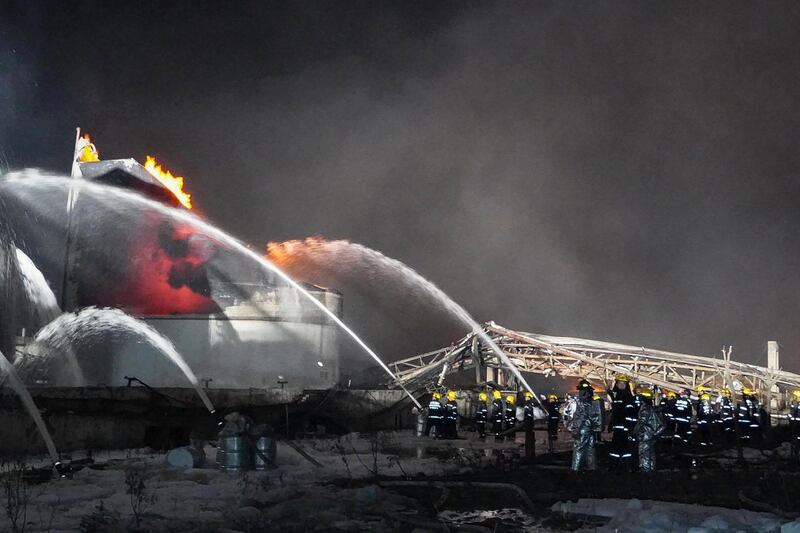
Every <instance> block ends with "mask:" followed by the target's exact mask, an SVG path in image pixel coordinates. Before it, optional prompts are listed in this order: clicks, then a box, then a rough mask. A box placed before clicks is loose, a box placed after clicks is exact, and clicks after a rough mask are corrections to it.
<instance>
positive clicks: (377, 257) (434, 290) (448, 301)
mask: <svg viewBox="0 0 800 533" xmlns="http://www.w3.org/2000/svg"><path fill="white" fill-rule="evenodd" d="M292 242H294V241H292ZM318 242H320V241H318V240H316V239H313V240H312V244H311V246H324V245H325V244H330V245H333V244H335V243H343V244H344V245H346V246H350V247H354V248H356V249H357V250H358V251H359V252H360V253H362V254H364V255H366V256H367V257H369V258H370V259H371V260H373V262H377V263H383V264H387V265H389V266H390V267H391V268H393V269H396V270H399V271H401V272H402V273H403V274H404V275H405V277H406V278H407V279H411V280H413V281H414V283H416V284H417V285H419V286H420V287H422V289H423V290H424V291H425V292H427V293H428V294H431V295H432V296H434V297H435V298H436V299H437V300H438V301H439V302H441V303H442V304H443V305H444V307H445V309H446V310H447V311H449V312H450V313H452V314H453V315H454V316H456V317H457V318H458V319H459V320H460V321H461V322H462V323H463V324H464V325H466V326H467V327H469V328H470V329H471V330H472V332H473V333H474V334H475V335H477V336H478V338H479V339H480V340H481V341H482V342H484V343H485V344H486V345H487V346H489V348H491V350H492V351H493V352H494V353H495V355H497V357H498V358H499V359H500V361H502V363H503V364H504V365H505V366H506V367H507V368H508V369H509V370H510V371H511V373H512V374H514V377H515V378H517V381H518V382H519V383H521V384H522V386H523V387H525V389H526V390H528V392H530V393H531V394H532V395H533V397H534V398H535V399H536V402H537V403H538V404H539V405H540V406H541V407H542V409H545V411H546V410H547V408H546V407H545V406H544V405H543V404H542V401H541V400H540V399H539V396H538V395H537V394H536V392H535V391H534V390H533V388H532V387H531V386H530V385H529V384H528V382H527V381H526V380H525V378H524V377H522V373H520V371H519V368H517V365H515V364H514V363H513V362H512V361H511V359H510V358H509V357H508V355H506V353H505V352H504V351H503V350H502V349H500V347H499V346H497V344H496V343H495V342H494V341H493V340H492V338H491V337H490V336H489V335H488V334H487V333H486V331H484V329H483V327H481V326H480V324H478V322H477V321H476V320H475V319H474V318H472V316H471V315H470V314H469V313H468V312H467V310H466V309H464V308H463V307H461V306H460V305H459V304H458V303H456V302H455V301H454V300H453V299H452V298H450V297H449V296H448V295H447V294H446V293H445V292H444V291H443V290H441V289H440V288H439V287H437V286H436V285H435V284H434V283H433V282H431V281H430V280H428V279H427V278H425V277H424V276H422V275H421V274H419V273H418V272H417V271H416V270H414V269H413V268H411V267H410V266H408V265H406V264H405V263H403V262H402V261H398V260H397V259H393V258H391V257H388V256H386V255H384V254H383V253H381V252H379V251H377V250H373V249H372V248H368V247H366V246H364V245H362V244H357V243H351V242H350V241H324V240H322V241H321V242H323V243H324V244H321V245H320V244H316V243H318ZM476 355H477V354H476Z"/></svg>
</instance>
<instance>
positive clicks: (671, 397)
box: [667, 390, 678, 399]
mask: <svg viewBox="0 0 800 533" xmlns="http://www.w3.org/2000/svg"><path fill="white" fill-rule="evenodd" d="M677 397H678V395H677V394H675V391H674V390H668V391H667V398H670V399H673V398H677Z"/></svg>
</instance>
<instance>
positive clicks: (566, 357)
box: [389, 322, 800, 396]
mask: <svg viewBox="0 0 800 533" xmlns="http://www.w3.org/2000/svg"><path fill="white" fill-rule="evenodd" d="M484 331H486V333H487V334H488V335H489V336H490V337H491V338H492V340H493V341H494V342H495V343H496V344H497V345H498V346H499V347H500V348H501V349H502V350H503V351H504V352H505V353H506V354H507V355H508V357H509V358H510V359H511V361H512V362H513V363H514V364H515V365H516V366H517V368H519V370H520V371H521V372H531V373H537V374H544V375H556V374H557V375H560V376H565V377H574V378H584V379H587V380H589V381H590V382H593V383H595V384H597V385H599V386H602V387H605V386H608V385H609V384H610V383H611V382H612V381H613V379H614V376H616V375H617V374H620V373H621V374H627V375H629V376H631V377H632V379H633V380H635V381H636V382H638V383H647V384H651V385H657V386H659V387H661V388H662V389H666V390H675V391H678V390H680V389H690V390H693V391H696V390H698V387H701V386H702V387H706V388H712V389H720V388H722V387H729V388H731V389H738V388H741V387H750V388H752V389H757V390H759V391H760V392H761V393H762V394H764V395H769V396H771V395H772V394H773V393H775V392H778V393H780V391H783V392H786V391H787V390H790V389H793V388H800V375H798V374H794V373H791V372H785V371H783V370H778V369H771V368H765V367H760V366H755V365H750V364H746V363H740V362H737V361H733V360H732V359H731V350H730V349H728V350H727V351H726V350H724V349H723V350H722V357H720V358H719V359H717V358H713V357H703V356H699V355H689V354H682V353H675V352H666V351H663V350H654V349H650V348H645V347H637V346H627V345H624V344H616V343H611V342H602V341H593V340H586V339H577V338H571V337H550V336H547V335H538V334H535V333H525V332H520V331H513V330H510V329H507V328H504V327H502V326H499V325H497V324H495V323H494V322H489V323H487V324H486V325H485V327H484ZM389 367H390V368H391V370H392V371H393V372H394V373H395V375H396V376H397V377H398V379H399V381H400V382H401V383H403V384H404V385H405V386H407V387H425V386H431V385H436V384H441V383H442V381H443V380H444V377H445V376H446V375H447V374H448V373H452V372H456V371H462V370H465V369H470V368H474V369H475V371H476V381H477V382H479V383H480V382H483V381H485V378H482V376H484V375H485V373H484V369H487V368H491V369H500V370H502V368H503V366H502V363H501V362H500V361H499V360H498V358H497V357H496V356H495V355H494V353H493V352H492V351H491V350H489V349H487V348H486V347H484V346H482V345H481V343H480V341H479V339H478V338H477V336H476V335H475V334H474V333H471V334H469V335H467V336H466V337H464V338H462V339H461V340H459V341H458V342H457V343H455V344H453V345H451V346H449V347H447V348H442V349H440V350H435V351H432V352H428V353H424V354H421V355H417V356H414V357H410V358H408V359H403V360H400V361H395V362H394V363H391V364H390V365H389Z"/></svg>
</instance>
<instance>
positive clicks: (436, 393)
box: [433, 392, 442, 400]
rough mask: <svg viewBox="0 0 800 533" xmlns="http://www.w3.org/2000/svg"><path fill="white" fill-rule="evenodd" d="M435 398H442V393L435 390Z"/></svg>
mask: <svg viewBox="0 0 800 533" xmlns="http://www.w3.org/2000/svg"><path fill="white" fill-rule="evenodd" d="M433 399H434V400H441V399H442V394H441V393H440V392H434V393H433Z"/></svg>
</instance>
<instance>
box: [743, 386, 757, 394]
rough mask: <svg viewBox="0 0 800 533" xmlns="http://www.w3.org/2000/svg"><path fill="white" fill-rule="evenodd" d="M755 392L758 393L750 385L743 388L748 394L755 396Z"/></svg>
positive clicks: (744, 392)
mask: <svg viewBox="0 0 800 533" xmlns="http://www.w3.org/2000/svg"><path fill="white" fill-rule="evenodd" d="M755 393H756V391H755V390H753V389H751V388H750V387H745V388H743V389H742V394H745V395H747V396H753V395H755Z"/></svg>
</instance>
